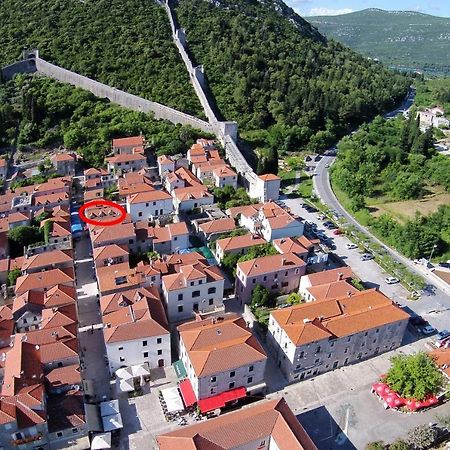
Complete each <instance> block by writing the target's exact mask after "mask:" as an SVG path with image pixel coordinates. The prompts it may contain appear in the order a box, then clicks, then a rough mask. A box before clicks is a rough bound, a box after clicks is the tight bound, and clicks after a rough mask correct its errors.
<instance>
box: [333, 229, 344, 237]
mask: <svg viewBox="0 0 450 450" xmlns="http://www.w3.org/2000/svg"><path fill="white" fill-rule="evenodd" d="M333 234H334V235H336V236H337V235H338V234H342V230H340V229H339V228H338V229H337V230H334V231H333Z"/></svg>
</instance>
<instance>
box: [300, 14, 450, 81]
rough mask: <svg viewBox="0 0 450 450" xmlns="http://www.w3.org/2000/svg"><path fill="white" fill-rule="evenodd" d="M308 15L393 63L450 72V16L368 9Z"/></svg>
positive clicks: (359, 47) (343, 38)
mask: <svg viewBox="0 0 450 450" xmlns="http://www.w3.org/2000/svg"><path fill="white" fill-rule="evenodd" d="M307 19H308V21H309V22H310V23H311V24H312V25H314V26H315V27H317V28H318V29H319V31H320V32H321V33H323V34H325V35H326V36H328V37H331V38H333V39H336V40H337V41H339V42H342V43H343V44H345V45H348V46H349V47H351V48H353V49H354V50H357V51H358V52H361V53H363V54H365V55H367V56H370V57H371V58H378V59H379V60H380V61H382V62H384V63H385V64H387V65H389V66H392V67H396V68H402V69H403V68H404V69H410V70H421V71H425V72H428V73H434V74H446V75H450V18H444V17H436V16H430V15H428V14H422V13H419V12H414V11H383V10H381V9H364V10H362V11H357V12H353V13H350V14H342V15H339V16H317V17H308V18H307Z"/></svg>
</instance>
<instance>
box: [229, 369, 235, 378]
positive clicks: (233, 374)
mask: <svg viewBox="0 0 450 450" xmlns="http://www.w3.org/2000/svg"><path fill="white" fill-rule="evenodd" d="M235 375H236V372H235V371H234V370H232V371H231V372H230V378H233V377H234V376H235Z"/></svg>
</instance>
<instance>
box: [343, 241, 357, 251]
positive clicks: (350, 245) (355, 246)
mask: <svg viewBox="0 0 450 450" xmlns="http://www.w3.org/2000/svg"><path fill="white" fill-rule="evenodd" d="M346 247H347V250H353V249H355V248H358V246H357V245H356V244H353V242H350V243H348V244H347V245H346Z"/></svg>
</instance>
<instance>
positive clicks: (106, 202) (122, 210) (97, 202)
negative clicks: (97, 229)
mask: <svg viewBox="0 0 450 450" xmlns="http://www.w3.org/2000/svg"><path fill="white" fill-rule="evenodd" d="M96 206H109V207H110V208H115V209H117V210H118V211H119V212H120V216H119V217H117V218H116V219H114V220H110V221H107V222H101V221H99V220H93V219H89V218H88V217H86V215H85V213H84V211H85V210H86V209H87V208H92V207H96ZM78 215H79V216H80V219H81V220H82V221H83V222H86V223H89V224H91V225H100V226H102V227H111V226H113V225H118V224H119V223H122V222H123V220H124V219H125V217H126V215H127V212H126V211H125V208H124V207H123V206H120V205H119V204H118V203H114V202H111V201H109V200H101V199H99V200H92V201H90V202H87V203H85V204H84V205H81V206H80V209H79V210H78Z"/></svg>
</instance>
